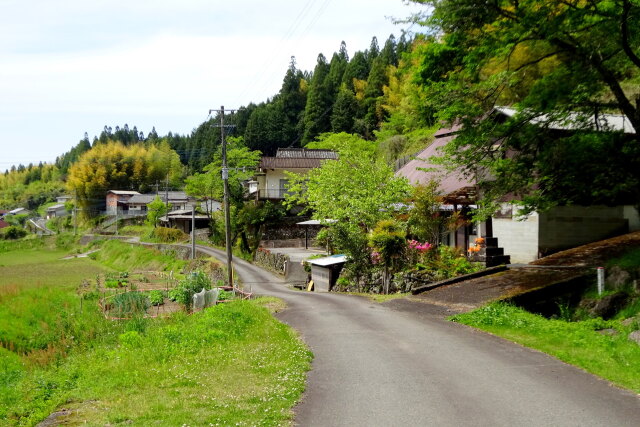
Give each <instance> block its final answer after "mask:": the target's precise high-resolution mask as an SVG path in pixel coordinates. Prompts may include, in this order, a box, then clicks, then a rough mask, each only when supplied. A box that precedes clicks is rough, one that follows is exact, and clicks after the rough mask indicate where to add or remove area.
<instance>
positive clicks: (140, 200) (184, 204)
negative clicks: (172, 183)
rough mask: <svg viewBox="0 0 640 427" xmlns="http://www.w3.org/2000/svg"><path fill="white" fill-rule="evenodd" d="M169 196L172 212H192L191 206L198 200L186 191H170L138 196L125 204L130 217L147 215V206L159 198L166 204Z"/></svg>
mask: <svg viewBox="0 0 640 427" xmlns="http://www.w3.org/2000/svg"><path fill="white" fill-rule="evenodd" d="M167 195H168V196H169V203H170V204H171V210H173V211H177V210H184V209H187V210H189V211H190V210H191V206H193V205H195V204H196V203H197V202H196V199H195V198H194V197H191V196H188V195H187V194H186V193H185V192H184V191H169V192H160V193H158V194H157V195H156V194H136V195H134V196H132V197H131V198H130V199H129V200H127V201H126V202H125V205H126V207H127V210H128V213H129V215H134V214H146V213H147V205H148V204H149V203H151V202H153V201H154V200H155V198H156V197H159V198H160V200H162V201H163V202H164V203H166V202H167Z"/></svg>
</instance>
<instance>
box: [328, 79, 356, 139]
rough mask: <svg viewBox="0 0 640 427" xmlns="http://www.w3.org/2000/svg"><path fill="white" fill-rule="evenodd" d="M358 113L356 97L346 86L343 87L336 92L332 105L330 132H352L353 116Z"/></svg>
mask: <svg viewBox="0 0 640 427" xmlns="http://www.w3.org/2000/svg"><path fill="white" fill-rule="evenodd" d="M357 111H358V101H357V100H356V96H355V95H354V94H353V92H352V91H351V90H349V89H348V88H347V87H346V85H343V86H342V87H341V88H340V91H339V92H338V96H337V97H336V102H335V103H334V104H333V111H332V112H331V131H332V132H348V133H350V132H352V131H353V123H354V118H355V115H356V113H357Z"/></svg>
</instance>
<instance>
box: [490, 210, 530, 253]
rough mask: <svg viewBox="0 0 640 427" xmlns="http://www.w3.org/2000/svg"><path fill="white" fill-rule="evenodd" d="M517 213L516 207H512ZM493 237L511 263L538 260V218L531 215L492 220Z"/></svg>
mask: <svg viewBox="0 0 640 427" xmlns="http://www.w3.org/2000/svg"><path fill="white" fill-rule="evenodd" d="M513 211H514V212H516V211H517V207H515V206H514V207H513ZM492 225H493V236H494V237H497V238H498V246H500V247H502V248H504V253H505V255H509V256H511V262H512V263H528V262H531V261H535V260H536V259H538V241H539V237H538V236H539V216H538V214H537V213H535V212H534V213H532V214H530V215H527V216H526V217H518V216H515V215H512V217H511V218H493V221H492Z"/></svg>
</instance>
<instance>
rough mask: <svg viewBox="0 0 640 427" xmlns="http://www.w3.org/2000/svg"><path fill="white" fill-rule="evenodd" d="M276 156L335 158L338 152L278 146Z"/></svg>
mask: <svg viewBox="0 0 640 427" xmlns="http://www.w3.org/2000/svg"><path fill="white" fill-rule="evenodd" d="M276 157H277V158H289V159H331V160H336V159H337V158H338V153H336V152H335V151H333V150H320V149H307V148H278V152H277V153H276Z"/></svg>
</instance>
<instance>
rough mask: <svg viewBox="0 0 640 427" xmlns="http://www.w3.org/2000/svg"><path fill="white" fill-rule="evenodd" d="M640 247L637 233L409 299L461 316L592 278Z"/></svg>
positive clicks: (591, 244)
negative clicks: (572, 281)
mask: <svg viewBox="0 0 640 427" xmlns="http://www.w3.org/2000/svg"><path fill="white" fill-rule="evenodd" d="M639 247H640V232H634V233H629V234H625V235H622V236H618V237H614V238H611V239H607V240H601V241H598V242H594V243H590V244H587V245H584V246H579V247H576V248H573V249H569V250H566V251H562V252H557V253H555V254H553V255H549V256H547V257H544V258H540V259H539V260H537V261H534V262H532V263H530V264H513V265H511V266H510V267H509V269H508V270H507V271H503V272H500V273H497V274H493V275H490V276H484V277H479V278H476V279H471V280H466V281H463V282H458V283H455V284H451V285H445V286H442V287H439V288H435V289H432V290H430V291H427V292H424V293H421V294H418V295H415V296H412V297H410V299H411V300H413V301H416V302H423V303H429V304H434V305H437V306H442V307H446V308H447V309H448V310H450V311H454V312H465V311H470V310H473V309H476V308H478V307H480V306H482V305H485V304H487V303H488V302H491V301H494V300H500V299H505V298H510V297H513V296H516V295H520V294H523V293H525V292H529V291H532V290H536V289H540V288H543V287H546V286H550V285H554V284H557V283H560V282H564V281H568V280H573V279H577V278H579V277H583V276H588V275H590V274H593V275H595V269H596V268H597V267H600V266H603V265H604V264H606V262H607V260H610V259H613V258H617V257H620V256H621V255H622V254H624V253H625V252H628V251H629V250H632V249H635V248H639Z"/></svg>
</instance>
